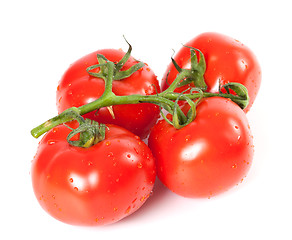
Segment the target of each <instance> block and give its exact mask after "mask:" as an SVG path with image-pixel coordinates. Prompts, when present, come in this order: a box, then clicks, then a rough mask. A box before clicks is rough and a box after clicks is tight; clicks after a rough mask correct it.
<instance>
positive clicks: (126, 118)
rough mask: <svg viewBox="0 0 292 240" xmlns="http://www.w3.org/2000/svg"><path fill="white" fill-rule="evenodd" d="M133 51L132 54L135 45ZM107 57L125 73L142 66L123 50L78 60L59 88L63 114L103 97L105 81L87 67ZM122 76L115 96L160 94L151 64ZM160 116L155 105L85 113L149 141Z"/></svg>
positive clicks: (114, 88)
mask: <svg viewBox="0 0 292 240" xmlns="http://www.w3.org/2000/svg"><path fill="white" fill-rule="evenodd" d="M129 52H131V46H130V50H129ZM100 55H102V56H103V57H100ZM125 56H126V57H125ZM104 58H106V59H107V60H109V61H112V62H114V63H121V64H119V65H118V66H117V67H118V68H119V69H118V70H121V71H125V72H126V71H127V70H129V69H130V68H131V67H133V66H134V65H136V64H137V63H140V62H139V61H137V60H136V59H135V58H133V57H132V56H130V55H129V54H127V55H126V53H125V52H124V51H122V50H121V49H119V50H117V49H102V50H98V51H95V52H92V53H90V54H88V55H86V56H84V57H82V58H80V59H79V60H77V61H75V62H74V63H73V64H71V65H70V67H69V68H68V69H67V70H66V72H65V73H64V75H63V76H62V78H61V80H60V82H59V85H58V88H57V95H56V98H57V109H58V112H59V113H61V112H63V111H64V110H66V109H68V108H70V107H80V106H82V105H85V104H87V103H90V102H93V101H94V100H96V99H98V98H100V97H101V96H102V94H103V92H104V90H105V81H104V79H103V78H101V77H96V76H93V74H90V73H91V72H89V71H87V68H89V67H91V66H94V65H97V64H101V63H103V61H104ZM101 71H102V67H97V68H96V69H95V73H98V72H101ZM106 71H107V70H105V71H104V73H105V74H107V72H106ZM122 77H123V78H120V79H114V80H113V83H112V92H113V93H114V94H115V95H118V96H124V95H132V94H141V95H152V94H156V93H159V92H160V86H159V83H158V80H157V77H156V76H155V74H154V72H153V71H152V70H151V69H150V67H149V66H148V65H147V64H144V66H143V67H141V68H139V69H138V70H137V71H135V72H133V73H132V74H131V75H130V76H127V77H124V76H122ZM159 113H160V111H159V107H158V106H157V105H155V104H151V103H142V104H123V105H114V106H109V107H102V108H100V109H97V110H94V111H92V112H90V113H87V114H85V115H84V117H85V118H89V119H92V120H95V121H97V122H99V123H110V124H115V125H118V126H122V127H124V128H126V129H128V130H129V131H131V132H133V133H134V134H136V135H138V136H140V137H141V138H146V137H147V135H148V134H149V131H150V128H151V127H152V126H153V125H154V124H155V123H156V121H157V119H158V118H159Z"/></svg>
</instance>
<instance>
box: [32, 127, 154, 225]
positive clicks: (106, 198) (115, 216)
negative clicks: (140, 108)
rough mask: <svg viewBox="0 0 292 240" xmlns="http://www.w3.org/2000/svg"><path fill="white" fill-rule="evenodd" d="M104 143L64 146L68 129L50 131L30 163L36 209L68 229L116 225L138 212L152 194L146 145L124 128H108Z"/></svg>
mask: <svg viewBox="0 0 292 240" xmlns="http://www.w3.org/2000/svg"><path fill="white" fill-rule="evenodd" d="M108 127H109V129H107V130H106V136H105V140H103V141H101V142H99V143H98V144H96V145H94V146H92V147H90V148H86V149H85V148H80V147H74V146H71V145H69V144H68V142H67V141H66V136H67V135H68V133H69V131H70V130H69V129H68V128H67V127H65V126H63V125H61V126H58V127H55V128H54V129H52V130H50V131H49V132H48V133H47V134H46V135H45V136H44V137H43V139H42V140H41V142H40V144H39V147H38V151H37V154H36V156H35V158H34V161H33V164H32V170H31V174H32V183H33V189H34V192H35V195H36V197H37V199H38V201H39V203H40V205H41V206H42V207H43V208H44V209H45V210H46V211H47V212H48V213H49V214H50V215H52V216H53V217H54V218H56V219H58V220H60V221H62V222H65V223H68V224H73V225H104V224H109V223H113V222H116V221H118V220H120V219H122V218H124V217H126V216H128V215H130V214H131V213H133V212H135V211H136V210H137V209H138V208H140V207H141V206H142V205H143V203H144V202H145V201H146V199H147V198H148V197H149V194H150V193H151V191H152V188H153V184H154V181H155V176H156V174H155V164H154V159H153V156H152V153H151V151H150V149H149V148H148V147H147V145H146V144H145V143H144V142H143V141H142V140H140V138H139V137H137V136H135V135H134V134H132V133H131V132H129V131H128V130H126V129H123V128H121V127H118V126H114V125H108Z"/></svg>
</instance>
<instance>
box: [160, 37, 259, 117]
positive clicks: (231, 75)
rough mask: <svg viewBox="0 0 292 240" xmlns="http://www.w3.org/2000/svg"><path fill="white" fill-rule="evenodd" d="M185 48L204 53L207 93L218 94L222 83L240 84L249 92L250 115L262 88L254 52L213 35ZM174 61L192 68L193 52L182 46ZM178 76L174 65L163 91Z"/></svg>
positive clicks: (170, 68) (238, 43)
mask: <svg viewBox="0 0 292 240" xmlns="http://www.w3.org/2000/svg"><path fill="white" fill-rule="evenodd" d="M185 45H186V46H190V47H194V48H197V49H199V50H200V51H201V52H202V53H203V54H204V57H205V60H206V72H205V74H204V78H205V82H206V84H207V86H208V89H207V91H209V92H218V88H219V84H221V85H224V84H226V83H228V82H238V83H241V84H243V85H244V86H245V87H246V88H247V89H248V93H249V97H250V103H249V105H248V106H247V108H245V110H244V111H245V112H248V111H249V110H250V108H251V106H252V104H253V103H254V100H255V98H256V96H257V94H258V91H259V88H260V85H261V68H260V65H259V62H258V60H257V58H256V56H255V55H254V54H253V52H252V51H251V50H250V49H249V48H248V47H247V46H245V45H244V44H242V43H241V42H239V41H238V40H236V39H233V38H231V37H229V36H225V35H222V34H219V33H214V32H207V33H203V34H200V35H198V36H197V37H195V38H193V39H192V40H190V41H189V42H188V43H186V44H185ZM174 59H175V61H176V62H177V63H178V65H179V66H180V67H181V68H187V69H188V68H190V49H189V48H186V47H182V48H181V49H180V50H179V51H178V52H177V54H176V55H175V57H174ZM168 73H169V75H168V79H167V81H166V76H167V74H168ZM177 74H178V72H177V70H176V69H175V67H174V66H173V64H172V63H171V64H170V65H169V66H168V68H167V70H166V71H165V74H164V77H163V80H162V83H161V88H162V90H165V89H166V88H167V87H168V83H171V82H173V80H174V79H175V77H176V75H177ZM167 82H168V83H167ZM186 88H187V86H184V87H181V88H179V89H178V91H180V92H181V91H183V90H185V89H186Z"/></svg>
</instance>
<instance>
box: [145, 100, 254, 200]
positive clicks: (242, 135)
mask: <svg viewBox="0 0 292 240" xmlns="http://www.w3.org/2000/svg"><path fill="white" fill-rule="evenodd" d="M149 147H150V149H151V150H152V153H153V155H154V157H155V159H156V169H157V175H158V177H159V179H160V180H161V181H162V182H163V183H164V184H165V185H166V186H167V187H168V188H169V189H170V190H172V191H173V192H175V193H177V194H179V195H182V196H184V197H211V196H213V195H215V194H219V193H221V192H224V191H226V190H228V189H230V188H231V187H233V186H235V185H236V184H237V183H239V182H240V181H242V179H243V178H244V177H245V176H246V174H247V172H248V170H249V168H250V166H251V163H252V158H253V143H252V136H251V132H250V128H249V124H248V121H247V118H246V115H245V113H244V112H243V111H242V110H241V109H240V108H239V107H238V106H237V105H236V104H235V103H234V102H232V101H231V100H230V99H225V98H220V97H212V98H209V99H205V100H203V101H202V102H201V103H199V104H198V106H197V116H196V118H195V120H194V121H193V122H192V123H190V124H189V125H187V126H185V127H183V128H181V129H178V130H177V129H175V128H174V127H173V126H172V125H170V124H168V123H167V122H166V121H165V120H160V121H159V122H158V123H157V124H156V125H155V126H154V127H153V129H152V130H151V133H150V136H149Z"/></svg>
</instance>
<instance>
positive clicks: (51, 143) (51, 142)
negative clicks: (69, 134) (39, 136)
mask: <svg viewBox="0 0 292 240" xmlns="http://www.w3.org/2000/svg"><path fill="white" fill-rule="evenodd" d="M47 143H48V145H53V144H55V143H56V141H55V140H48V142H47Z"/></svg>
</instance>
